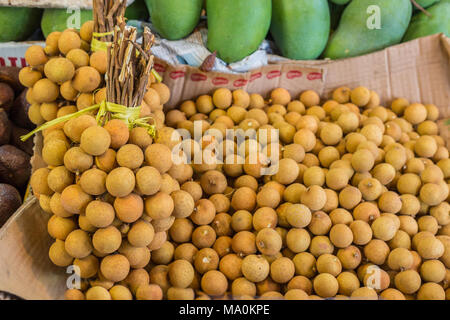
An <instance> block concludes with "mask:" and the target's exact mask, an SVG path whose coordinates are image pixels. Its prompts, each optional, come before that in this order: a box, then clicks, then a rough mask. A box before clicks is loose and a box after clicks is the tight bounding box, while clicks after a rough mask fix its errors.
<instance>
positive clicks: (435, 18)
mask: <svg viewBox="0 0 450 320" xmlns="http://www.w3.org/2000/svg"><path fill="white" fill-rule="evenodd" d="M427 11H428V12H429V13H430V14H431V17H428V16H427V15H426V14H425V13H423V12H419V13H416V14H415V15H414V16H413V17H412V19H411V23H410V25H409V27H408V30H407V31H406V34H405V37H404V38H403V41H410V40H413V39H417V38H420V37H425V36H428V35H431V34H435V33H440V32H442V33H444V34H445V35H446V36H447V37H448V36H449V35H450V20H449V19H448V17H449V16H450V1H448V0H443V1H441V2H439V3H437V4H435V5H433V6H432V7H430V8H428V9H427Z"/></svg>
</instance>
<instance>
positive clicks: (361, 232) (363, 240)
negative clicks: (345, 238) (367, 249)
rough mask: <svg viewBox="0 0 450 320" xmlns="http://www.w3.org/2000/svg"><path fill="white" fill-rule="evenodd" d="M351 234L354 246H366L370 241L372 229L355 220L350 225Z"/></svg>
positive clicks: (361, 221) (363, 222)
mask: <svg viewBox="0 0 450 320" xmlns="http://www.w3.org/2000/svg"><path fill="white" fill-rule="evenodd" d="M350 229H351V230H352V233H353V243H354V244H356V245H366V244H367V243H369V241H370V240H372V229H371V227H370V225H369V224H368V223H367V222H365V221H363V220H355V221H353V222H352V223H351V224H350Z"/></svg>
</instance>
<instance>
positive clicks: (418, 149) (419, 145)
mask: <svg viewBox="0 0 450 320" xmlns="http://www.w3.org/2000/svg"><path fill="white" fill-rule="evenodd" d="M437 149H438V145H437V143H436V140H435V139H434V138H433V137H431V136H421V137H420V138H419V139H417V141H416V143H415V144H414V152H415V153H416V154H417V155H418V156H420V157H423V158H431V157H433V156H434V154H435V153H436V151H437Z"/></svg>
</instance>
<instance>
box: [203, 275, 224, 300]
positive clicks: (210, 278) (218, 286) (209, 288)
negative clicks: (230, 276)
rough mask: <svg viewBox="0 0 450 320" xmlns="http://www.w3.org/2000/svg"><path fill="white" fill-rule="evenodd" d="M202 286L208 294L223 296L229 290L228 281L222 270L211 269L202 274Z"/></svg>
mask: <svg viewBox="0 0 450 320" xmlns="http://www.w3.org/2000/svg"><path fill="white" fill-rule="evenodd" d="M201 288H202V290H203V291H204V292H205V293H206V294H208V295H211V296H221V295H223V294H224V293H225V291H227V288H228V281H227V278H226V277H225V276H224V274H223V273H222V272H220V271H217V270H210V271H208V272H206V273H205V274H204V275H203V276H202V280H201Z"/></svg>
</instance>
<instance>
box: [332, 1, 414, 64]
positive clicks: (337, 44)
mask: <svg viewBox="0 0 450 320" xmlns="http://www.w3.org/2000/svg"><path fill="white" fill-rule="evenodd" d="M371 6H374V7H373V8H376V7H378V8H379V9H380V16H379V18H380V20H379V21H380V22H381V28H379V29H377V28H376V26H373V27H372V24H373V22H374V21H376V20H375V19H374V18H376V11H371V10H369V9H370V7H371ZM411 15H412V4H411V1H410V0H395V1H392V0H357V1H352V2H350V3H349V4H348V6H347V7H346V8H345V10H344V12H343V14H342V17H341V21H340V23H339V27H338V28H337V30H336V32H335V33H333V35H332V36H331V37H330V40H329V42H328V45H327V48H326V49H325V52H324V57H325V58H331V59H341V58H348V57H355V56H360V55H363V54H366V53H371V52H374V51H377V50H381V49H384V48H386V47H389V46H392V45H394V44H397V43H399V42H400V41H401V40H402V38H403V35H404V34H405V32H406V29H407V28H408V25H409V22H410V20H411ZM369 26H371V28H369Z"/></svg>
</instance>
